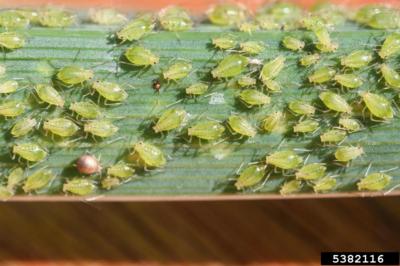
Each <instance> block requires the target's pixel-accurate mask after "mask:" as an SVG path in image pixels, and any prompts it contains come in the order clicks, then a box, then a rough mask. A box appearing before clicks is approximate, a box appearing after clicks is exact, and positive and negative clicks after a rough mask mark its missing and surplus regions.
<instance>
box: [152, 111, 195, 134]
mask: <svg viewBox="0 0 400 266" xmlns="http://www.w3.org/2000/svg"><path fill="white" fill-rule="evenodd" d="M186 115H187V113H186V111H185V110H183V109H181V108H173V109H169V110H167V111H165V112H164V113H163V114H162V115H161V116H160V118H159V119H158V121H157V123H156V124H155V125H154V126H153V130H154V131H155V132H156V133H159V132H163V131H170V130H173V129H176V128H179V127H180V126H181V125H182V123H183V121H184V120H185V118H186Z"/></svg>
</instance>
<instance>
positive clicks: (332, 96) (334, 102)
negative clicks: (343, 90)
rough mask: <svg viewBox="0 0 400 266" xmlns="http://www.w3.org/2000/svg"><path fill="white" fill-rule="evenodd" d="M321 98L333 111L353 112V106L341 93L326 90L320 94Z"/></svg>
mask: <svg viewBox="0 0 400 266" xmlns="http://www.w3.org/2000/svg"><path fill="white" fill-rule="evenodd" d="M319 98H320V99H321V101H322V102H323V103H324V104H325V106H326V107H328V108H329V109H330V110H332V111H335V112H339V113H348V114H350V113H351V112H352V108H351V106H350V105H349V104H348V103H347V101H346V100H345V99H344V98H343V97H342V96H340V95H339V94H336V93H334V92H331V91H324V92H321V93H320V94H319Z"/></svg>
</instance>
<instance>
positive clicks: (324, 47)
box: [315, 43, 339, 53]
mask: <svg viewBox="0 0 400 266" xmlns="http://www.w3.org/2000/svg"><path fill="white" fill-rule="evenodd" d="M315 47H316V48H317V49H318V50H319V51H320V52H321V53H332V52H334V51H336V50H337V49H338V48H339V45H338V44H337V43H330V44H322V43H317V44H316V45H315Z"/></svg>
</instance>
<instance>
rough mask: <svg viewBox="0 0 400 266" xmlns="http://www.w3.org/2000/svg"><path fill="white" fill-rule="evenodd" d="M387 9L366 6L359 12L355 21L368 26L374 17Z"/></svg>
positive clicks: (379, 6)
mask: <svg viewBox="0 0 400 266" xmlns="http://www.w3.org/2000/svg"><path fill="white" fill-rule="evenodd" d="M386 9H387V7H386V6H384V5H377V4H370V5H365V6H363V7H361V8H359V9H358V10H357V12H356V13H355V15H354V17H353V19H354V20H355V21H356V22H358V23H360V24H367V23H368V21H369V20H370V19H371V18H372V17H373V16H374V15H376V14H379V13H381V12H382V11H384V10H386Z"/></svg>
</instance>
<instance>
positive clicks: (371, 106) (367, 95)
mask: <svg viewBox="0 0 400 266" xmlns="http://www.w3.org/2000/svg"><path fill="white" fill-rule="evenodd" d="M360 96H361V98H362V100H363V102H364V103H365V106H366V107H367V108H368V111H369V112H370V113H371V114H372V115H373V116H375V117H377V118H379V119H383V120H390V119H392V118H393V116H394V111H393V108H392V105H391V104H390V101H389V100H388V99H387V98H385V97H384V96H382V95H379V94H376V93H371V92H360Z"/></svg>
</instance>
